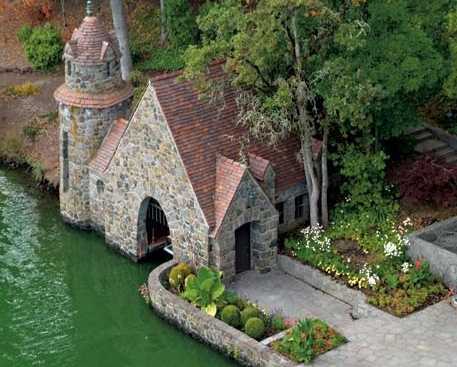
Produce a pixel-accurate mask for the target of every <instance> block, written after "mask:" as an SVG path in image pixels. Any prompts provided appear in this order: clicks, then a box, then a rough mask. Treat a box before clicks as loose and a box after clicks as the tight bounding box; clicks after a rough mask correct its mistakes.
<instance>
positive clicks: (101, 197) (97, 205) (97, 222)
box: [89, 169, 105, 233]
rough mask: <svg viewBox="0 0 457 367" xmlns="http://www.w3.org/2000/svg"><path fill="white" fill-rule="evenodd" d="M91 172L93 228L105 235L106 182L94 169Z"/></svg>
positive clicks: (90, 192)
mask: <svg viewBox="0 0 457 367" xmlns="http://www.w3.org/2000/svg"><path fill="white" fill-rule="evenodd" d="M89 170H90V176H89V177H90V179H89V195H90V219H91V228H92V229H93V230H95V231H97V232H100V233H105V182H104V178H103V177H101V176H100V175H99V174H98V173H96V172H95V170H93V169H89Z"/></svg>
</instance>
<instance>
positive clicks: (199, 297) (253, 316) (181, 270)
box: [168, 263, 295, 340]
mask: <svg viewBox="0 0 457 367" xmlns="http://www.w3.org/2000/svg"><path fill="white" fill-rule="evenodd" d="M221 278H222V273H221V272H218V271H214V270H211V269H209V268H207V267H202V268H200V269H198V271H197V272H196V273H195V272H194V271H193V269H191V267H189V266H188V265H187V264H185V263H180V264H178V265H176V266H174V267H173V268H172V269H171V270H170V274H169V277H168V283H169V289H170V290H171V291H172V292H173V293H175V294H176V295H178V296H179V297H181V298H183V299H185V300H187V301H188V302H190V303H192V304H193V305H195V306H196V307H198V308H199V309H201V310H202V311H203V312H205V313H207V314H208V315H210V316H213V317H216V318H218V319H219V320H221V321H223V322H225V323H226V324H228V325H230V326H232V327H234V328H236V329H238V330H240V331H242V332H244V333H246V334H247V335H248V336H250V337H251V338H253V339H256V340H262V339H264V338H267V337H269V336H272V335H274V334H277V333H279V332H281V331H283V330H285V329H287V328H288V327H291V326H293V324H294V323H295V322H294V321H293V320H286V319H285V318H284V317H283V316H282V315H280V314H268V313H267V312H265V311H263V310H262V309H260V308H259V307H258V306H257V305H255V304H253V303H251V302H248V301H247V300H244V299H242V298H241V297H239V296H238V295H237V294H236V293H234V292H231V291H228V290H226V289H225V286H224V284H223V283H222V279H221Z"/></svg>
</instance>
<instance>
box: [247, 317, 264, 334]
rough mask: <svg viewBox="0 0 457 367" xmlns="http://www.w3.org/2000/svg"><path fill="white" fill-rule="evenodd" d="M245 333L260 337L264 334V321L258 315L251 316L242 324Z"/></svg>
mask: <svg viewBox="0 0 457 367" xmlns="http://www.w3.org/2000/svg"><path fill="white" fill-rule="evenodd" d="M244 331H245V332H246V334H247V335H249V336H250V337H251V338H254V339H260V338H261V337H262V336H263V334H265V323H264V322H263V320H261V319H259V318H258V317H252V318H250V319H249V320H248V321H247V322H246V325H245V326H244Z"/></svg>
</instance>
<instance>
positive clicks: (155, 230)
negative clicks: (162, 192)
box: [146, 199, 170, 244]
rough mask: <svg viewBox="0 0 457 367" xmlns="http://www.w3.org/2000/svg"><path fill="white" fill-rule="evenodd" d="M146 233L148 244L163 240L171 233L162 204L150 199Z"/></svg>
mask: <svg viewBox="0 0 457 367" xmlns="http://www.w3.org/2000/svg"><path fill="white" fill-rule="evenodd" d="M146 234H147V240H148V244H151V243H154V242H158V241H161V240H162V239H164V238H166V237H167V236H169V235H170V230H169V229H168V223H167V218H166V217H165V213H164V212H163V210H162V208H161V207H160V204H159V203H158V202H157V201H156V200H154V199H150V200H149V202H148V207H147V211H146Z"/></svg>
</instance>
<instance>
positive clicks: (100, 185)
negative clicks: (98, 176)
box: [97, 180, 105, 194]
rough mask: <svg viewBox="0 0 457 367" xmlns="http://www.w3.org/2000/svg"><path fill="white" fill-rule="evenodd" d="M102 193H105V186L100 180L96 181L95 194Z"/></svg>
mask: <svg viewBox="0 0 457 367" xmlns="http://www.w3.org/2000/svg"><path fill="white" fill-rule="evenodd" d="M104 191H105V184H104V183H103V181H102V180H97V193H98V194H103V192H104Z"/></svg>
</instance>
